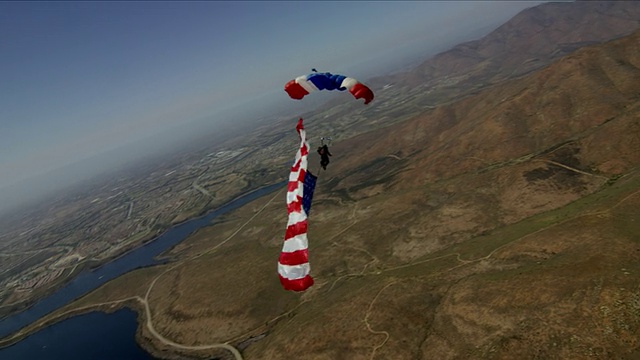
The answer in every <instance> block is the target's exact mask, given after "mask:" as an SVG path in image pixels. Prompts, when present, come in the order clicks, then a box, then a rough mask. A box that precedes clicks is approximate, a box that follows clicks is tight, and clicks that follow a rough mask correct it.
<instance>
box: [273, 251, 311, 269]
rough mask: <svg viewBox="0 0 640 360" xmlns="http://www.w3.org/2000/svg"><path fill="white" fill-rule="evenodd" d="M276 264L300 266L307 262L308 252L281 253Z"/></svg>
mask: <svg viewBox="0 0 640 360" xmlns="http://www.w3.org/2000/svg"><path fill="white" fill-rule="evenodd" d="M278 262H279V263H280V264H282V265H289V266H294V265H302V264H305V263H308V262H309V250H308V249H304V250H296V251H294V252H281V253H280V259H279V260H278Z"/></svg>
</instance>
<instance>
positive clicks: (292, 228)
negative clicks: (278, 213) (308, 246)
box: [284, 220, 307, 241]
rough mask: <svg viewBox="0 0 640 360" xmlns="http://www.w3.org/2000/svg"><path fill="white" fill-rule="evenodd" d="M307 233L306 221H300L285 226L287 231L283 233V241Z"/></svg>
mask: <svg viewBox="0 0 640 360" xmlns="http://www.w3.org/2000/svg"><path fill="white" fill-rule="evenodd" d="M306 232H307V220H304V221H300V222H298V223H295V224H293V225H289V226H287V230H286V231H285V233H284V240H285V241H286V240H288V239H291V238H292V237H294V236H296V235H300V234H304V233H306Z"/></svg>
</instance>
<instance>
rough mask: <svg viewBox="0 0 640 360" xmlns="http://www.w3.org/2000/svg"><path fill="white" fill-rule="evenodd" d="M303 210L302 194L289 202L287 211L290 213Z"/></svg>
mask: <svg viewBox="0 0 640 360" xmlns="http://www.w3.org/2000/svg"><path fill="white" fill-rule="evenodd" d="M301 210H302V198H301V197H300V196H298V197H297V199H296V201H294V202H291V203H289V204H287V211H288V212H289V213H292V212H300V211H301Z"/></svg>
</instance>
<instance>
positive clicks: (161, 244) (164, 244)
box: [0, 182, 286, 359]
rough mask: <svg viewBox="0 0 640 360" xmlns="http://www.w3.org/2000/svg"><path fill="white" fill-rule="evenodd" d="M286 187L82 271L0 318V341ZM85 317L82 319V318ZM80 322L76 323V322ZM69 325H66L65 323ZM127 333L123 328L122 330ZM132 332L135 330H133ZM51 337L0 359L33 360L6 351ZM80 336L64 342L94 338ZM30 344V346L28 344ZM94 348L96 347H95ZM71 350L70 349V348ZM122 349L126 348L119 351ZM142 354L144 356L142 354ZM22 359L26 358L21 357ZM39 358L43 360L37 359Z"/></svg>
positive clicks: (44, 333) (2, 353)
mask: <svg viewBox="0 0 640 360" xmlns="http://www.w3.org/2000/svg"><path fill="white" fill-rule="evenodd" d="M285 184H286V182H281V183H278V184H273V185H269V186H266V187H263V188H260V189H258V190H255V191H253V192H251V193H249V194H246V195H243V196H241V197H239V198H237V199H235V200H233V201H231V202H229V203H227V204H225V205H224V206H222V207H220V208H218V209H216V210H214V211H212V212H210V213H208V214H207V215H204V216H202V217H199V218H195V219H192V220H189V221H186V222H184V223H182V224H179V225H176V226H175V227H173V228H171V229H169V230H167V231H166V232H165V233H163V234H162V235H160V236H159V237H158V238H156V239H155V240H153V241H151V242H149V243H147V244H146V245H144V246H142V247H140V248H138V249H136V250H133V251H131V252H129V253H127V254H126V255H124V256H121V257H120V258H118V259H116V260H114V261H112V262H110V263H107V264H105V265H103V266H101V267H99V268H97V269H95V270H93V271H85V272H83V273H81V274H80V275H78V276H77V277H76V278H74V279H73V280H72V281H71V282H70V283H68V284H67V285H65V286H63V287H62V288H60V289H58V290H57V291H56V292H54V293H53V294H51V295H49V296H47V297H45V298H44V299H42V300H40V301H39V302H37V303H36V304H34V305H33V306H32V307H30V308H29V309H27V310H25V311H23V312H21V313H18V314H15V315H12V316H9V317H7V318H5V319H3V320H2V321H1V322H0V338H3V337H6V336H8V335H10V334H11V333H14V332H16V331H18V330H19V329H21V328H23V327H25V326H27V325H29V324H31V323H32V322H34V321H36V320H38V319H40V318H41V317H43V316H44V315H46V314H48V313H50V312H52V311H55V310H56V309H58V308H60V307H62V306H64V305H66V304H68V303H70V302H71V301H73V300H74V299H77V298H79V297H81V296H83V295H85V294H87V293H89V292H90V291H92V290H94V289H96V288H98V287H99V286H101V285H102V284H104V283H106V282H107V281H109V280H112V279H114V278H116V277H118V276H120V275H123V274H125V273H127V272H129V271H131V270H134V269H137V268H141V267H145V266H152V265H157V264H159V263H160V262H159V261H158V260H156V257H157V256H158V255H159V254H161V253H162V252H164V251H165V250H167V249H169V248H171V247H172V246H174V245H176V244H177V243H179V242H180V241H182V240H184V239H185V238H186V237H187V236H189V235H190V234H192V233H193V232H194V231H196V230H198V229H199V228H201V227H204V226H208V225H210V224H211V220H212V219H214V218H215V217H217V216H220V215H222V214H225V213H227V212H229V211H231V210H235V209H237V208H239V207H241V206H242V205H245V204H247V203H249V202H251V201H253V200H256V199H258V198H260V197H262V196H264V195H266V194H269V193H271V192H273V191H275V190H277V189H279V188H282V187H283V186H284V185H285ZM118 314H120V312H118ZM89 315H91V316H98V315H94V313H91V314H87V315H82V316H77V317H75V318H71V319H68V320H64V321H62V322H60V323H58V324H55V325H52V326H51V327H50V328H53V327H54V326H62V327H65V326H71V327H72V328H74V329H75V328H79V329H81V328H82V327H83V326H85V327H86V329H89V328H93V327H99V326H102V324H101V323H100V322H97V321H96V319H94V318H92V317H91V316H89ZM85 316H86V317H85ZM110 316H123V315H113V314H112V315H107V314H101V315H99V317H98V318H97V319H99V320H100V321H102V320H105V321H107V322H110V321H112V320H111V319H110ZM78 319H80V320H78ZM130 322H131V321H124V322H123V326H124V327H127V326H128V323H130ZM70 323H71V324H72V325H69V324H70ZM133 323H134V328H135V320H134V321H133ZM114 331H116V332H117V331H120V330H119V329H114ZM122 331H123V332H124V331H127V330H126V329H123V330H122ZM134 331H135V330H134ZM49 336H51V332H50V330H49V328H47V329H43V330H40V331H38V332H37V333H35V334H33V335H31V336H29V337H27V338H25V339H24V340H22V341H20V342H19V343H18V344H16V345H14V346H11V347H8V348H5V349H0V359H22V358H25V359H35V358H38V357H35V358H32V357H17V358H16V357H8V356H9V355H8V352H9V351H13V350H11V349H12V348H22V347H23V346H27V347H37V346H42V345H39V344H45V343H48V342H47V340H46V339H47V338H48V337H49ZM78 336H81V337H82V339H80V338H77V337H74V338H68V339H67V340H64V341H70V342H73V343H74V344H75V343H76V341H77V342H78V343H80V342H82V343H85V342H88V343H90V342H91V341H92V340H91V339H95V337H94V335H91V334H90V333H89V332H87V335H86V338H85V336H84V334H83V333H82V331H80V333H79V335H78ZM24 343H27V345H24ZM29 344H31V345H29ZM96 346H98V345H96ZM68 347H71V345H69V346H68ZM72 350H73V349H72ZM123 350H126V349H123ZM145 354H146V353H145ZM25 356H26V355H25ZM146 356H147V357H133V358H131V359H149V358H150V357H149V355H148V354H146ZM40 358H43V357H40ZM44 358H46V359H49V357H44ZM63 358H66V359H71V358H74V359H76V358H79V357H78V353H76V352H74V353H67V357H63ZM81 358H87V359H94V357H91V356H89V357H85V356H84V355H83V356H82V357H81ZM112 358H119V359H129V357H127V356H126V355H124V357H119V356H115V357H112Z"/></svg>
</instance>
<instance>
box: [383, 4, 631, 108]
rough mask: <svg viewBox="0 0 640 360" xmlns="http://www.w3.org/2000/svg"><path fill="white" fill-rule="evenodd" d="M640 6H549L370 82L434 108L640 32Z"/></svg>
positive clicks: (524, 11) (520, 15)
mask: <svg viewBox="0 0 640 360" xmlns="http://www.w3.org/2000/svg"><path fill="white" fill-rule="evenodd" d="M639 19H640V2H637V1H576V2H549V3H544V4H541V5H538V6H536V7H532V8H529V9H526V10H523V11H522V12H520V13H519V14H517V15H516V16H514V17H513V18H512V19H510V20H509V21H508V22H506V23H505V24H504V25H502V26H500V27H499V28H497V29H496V30H494V31H493V32H491V33H490V34H488V35H486V36H484V37H483V38H481V39H479V40H475V41H469V42H466V43H462V44H460V45H457V46H454V47H453V48H452V49H450V50H448V51H445V52H442V53H440V54H438V55H436V56H434V57H432V58H430V59H428V60H427V61H425V62H424V63H422V64H421V65H419V66H418V67H416V68H415V69H414V70H412V71H410V72H406V73H402V74H398V75H394V76H391V77H383V78H379V79H373V80H372V84H373V85H374V86H376V87H382V86H384V85H385V84H388V83H394V84H398V86H408V87H410V88H415V89H416V90H417V91H422V92H428V93H429V94H428V96H427V97H426V98H425V99H424V100H423V102H422V103H423V104H426V105H433V104H438V103H441V102H443V101H448V100H450V99H451V98H454V97H456V96H460V95H463V94H467V93H469V92H471V91H474V90H477V89H480V88H483V87H485V86H487V85H490V84H495V83H498V82H500V81H502V80H505V79H509V78H513V77H517V76H521V75H524V74H527V73H529V72H531V71H534V70H536V69H539V68H541V67H543V66H545V65H548V64H549V63H550V62H552V61H554V60H555V59H558V58H560V57H562V56H564V55H566V54H568V53H570V52H572V51H574V50H576V49H578V48H580V47H582V46H585V45H590V44H595V43H601V42H603V41H608V40H611V39H615V38H618V37H620V36H624V35H627V34H630V33H631V32H633V31H634V30H636V29H638V28H639V27H640V21H639Z"/></svg>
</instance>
